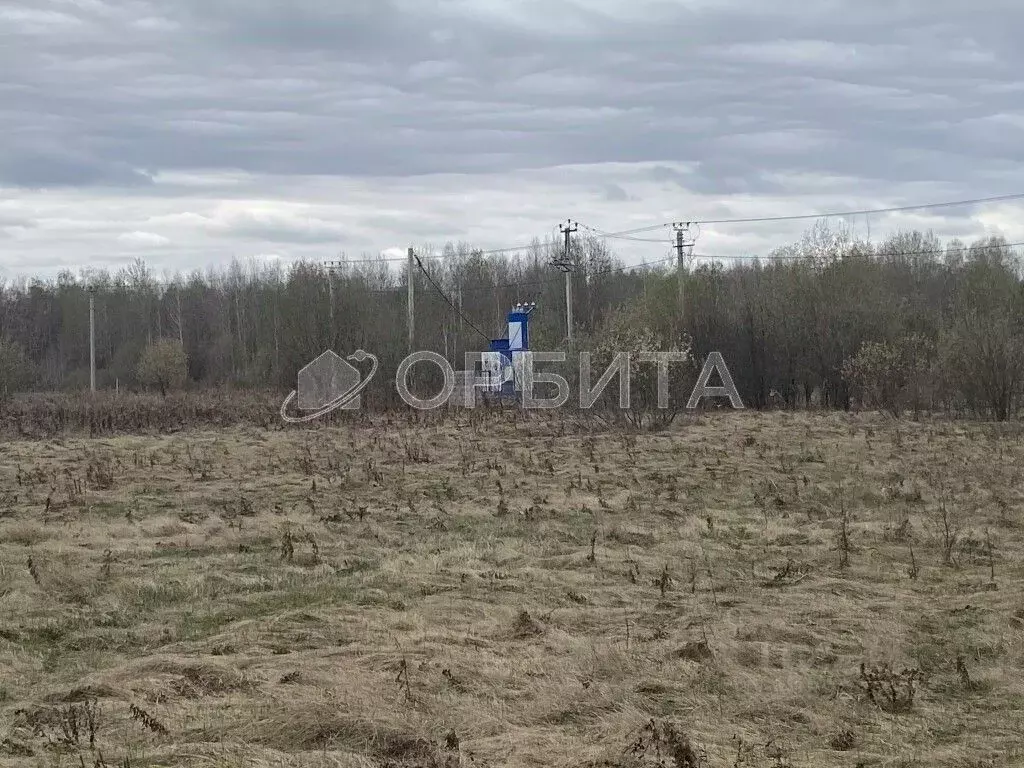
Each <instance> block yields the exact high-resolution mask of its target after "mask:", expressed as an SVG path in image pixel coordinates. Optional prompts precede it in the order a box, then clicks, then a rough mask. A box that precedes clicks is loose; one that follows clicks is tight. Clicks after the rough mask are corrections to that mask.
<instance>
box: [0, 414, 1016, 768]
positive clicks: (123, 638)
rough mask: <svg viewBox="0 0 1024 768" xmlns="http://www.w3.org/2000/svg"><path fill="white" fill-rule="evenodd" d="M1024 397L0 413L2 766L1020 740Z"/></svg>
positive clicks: (733, 760)
mask: <svg viewBox="0 0 1024 768" xmlns="http://www.w3.org/2000/svg"><path fill="white" fill-rule="evenodd" d="M1022 438H1024V428H1022V427H1021V425H1016V426H1003V427H1000V426H996V425H985V424H968V423H948V422H943V421H924V422H919V423H915V422H910V421H906V422H900V423H895V422H892V421H887V420H885V419H883V418H882V417H879V416H868V415H863V416H852V415H847V414H823V415H807V414H790V413H763V414H757V413H720V414H719V413H715V414H713V415H706V416H702V417H697V418H693V419H687V420H684V421H681V422H679V423H677V424H676V425H675V426H673V428H672V429H671V430H670V431H668V432H664V433H659V434H650V435H648V434H644V435H625V434H622V433H618V432H608V431H605V432H601V431H594V432H587V431H584V430H581V429H580V428H579V427H578V426H575V425H572V424H571V423H569V422H566V421H555V420H552V421H546V420H533V421H522V420H521V419H520V420H518V421H516V420H514V415H513V414H511V413H497V414H495V413H489V414H475V415H473V416H472V419H470V418H468V417H463V420H462V421H461V422H458V423H457V422H455V421H453V420H450V419H449V420H438V421H434V422H429V423H421V424H415V425H413V424H410V423H408V422H405V421H401V420H395V421H393V422H389V421H387V420H385V419H384V418H383V417H381V418H380V419H378V420H377V421H376V422H375V423H373V424H370V423H363V424H360V425H352V426H332V427H320V428H312V429H295V430H283V431H282V430H276V429H273V430H266V429H257V428H243V427H238V428H230V429H227V428H225V429H218V430H210V431H184V432H180V433H177V434H173V435H164V436H148V437H147V436H118V437H113V438H109V439H85V438H70V437H69V438H66V439H62V440H57V441H53V440H51V441H30V440H21V441H13V442H5V443H3V444H0V766H4V767H5V768H6V767H8V766H10V767H13V766H19V767H20V766H69V767H72V766H78V767H79V768H81V767H82V766H85V767H86V768H95V767H96V766H100V767H102V766H109V768H115V767H117V768H126V767H129V766H130V768H146V767H149V766H197V767H198V766H202V767H204V768H235V767H236V766H237V767H238V768H241V767H242V766H256V767H257V768H259V767H262V766H282V767H284V766H288V767H294V768H299V767H300V766H301V767H302V768H307V767H309V768H313V767H314V766H315V767H317V768H320V767H321V766H323V767H326V766H396V767H402V768H405V767H408V768H412V767H414V766H479V767H480V768H486V767H491V768H498V767H499V766H579V767H581V768H582V767H583V766H608V767H609V768H612V767H620V768H627V767H628V766H642V765H658V764H659V763H660V764H661V765H665V766H674V767H675V768H692V767H693V766H711V767H712V768H718V767H719V766H721V767H723V768H769V767H770V766H801V767H806V768H812V767H816V766H849V767H850V768H853V766H921V767H922V768H923V767H925V766H927V767H928V768H932V767H933V766H963V767H971V768H981V767H982V766H986V767H987V766H1010V765H1024V746H1022V745H1024V677H1022V672H1024V589H1022V586H1024V528H1022V524H1024V441H1022Z"/></svg>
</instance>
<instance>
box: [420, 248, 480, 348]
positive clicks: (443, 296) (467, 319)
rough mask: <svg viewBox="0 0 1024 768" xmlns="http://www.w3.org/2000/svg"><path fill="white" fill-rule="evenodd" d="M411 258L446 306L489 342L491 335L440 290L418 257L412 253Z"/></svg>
mask: <svg viewBox="0 0 1024 768" xmlns="http://www.w3.org/2000/svg"><path fill="white" fill-rule="evenodd" d="M413 258H415V259H416V266H418V267H419V268H420V272H422V273H423V276H424V277H426V278H427V281H428V282H429V283H430V284H431V285H432V286H434V290H435V291H437V292H438V294H439V295H440V296H441V298H442V299H444V300H445V301H446V302H448V306H450V307H451V308H452V310H453V311H454V312H456V313H458V315H459V317H461V318H462V319H463V320H465V321H466V323H467V324H468V325H469V327H470V328H472V329H473V330H474V331H476V332H477V333H478V334H479V335H480V336H482V337H483V338H484V339H486V341H487V343H488V344H489V343H490V342H491V337H490V336H488V335H487V334H486V333H484V332H483V331H481V330H480V329H479V328H477V327H476V325H474V324H473V321H472V320H470V319H469V318H468V317H466V316H465V315H464V314H463V312H462V310H461V309H460V308H459V307H456V306H455V302H453V301H452V300H451V299H450V298H448V295H447V294H446V293H445V292H444V291H443V290H441V286H439V285H438V284H437V283H435V282H434V278H432V277H431V276H430V273H429V272H427V270H426V269H424V268H423V262H422V261H420V257H419V256H415V255H414V256H413Z"/></svg>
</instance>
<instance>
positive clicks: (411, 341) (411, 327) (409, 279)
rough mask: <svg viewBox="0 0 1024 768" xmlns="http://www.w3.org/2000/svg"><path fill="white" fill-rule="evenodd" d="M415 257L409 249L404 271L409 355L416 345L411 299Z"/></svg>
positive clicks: (413, 301) (413, 304)
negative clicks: (406, 286)
mask: <svg viewBox="0 0 1024 768" xmlns="http://www.w3.org/2000/svg"><path fill="white" fill-rule="evenodd" d="M415 258H416V255H415V254H414V253H413V250H412V248H410V249H409V265H408V269H407V270H406V282H408V283H409V354H410V355H411V354H412V353H413V347H414V346H415V344H416V322H415V319H414V318H415V314H414V313H415V300H414V297H413V279H412V278H413V259H415Z"/></svg>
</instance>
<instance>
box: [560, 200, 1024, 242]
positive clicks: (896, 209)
mask: <svg viewBox="0 0 1024 768" xmlns="http://www.w3.org/2000/svg"><path fill="white" fill-rule="evenodd" d="M1021 199H1024V192H1017V193H1014V194H1009V195H995V196H993V197H975V198H971V199H968V200H951V201H947V202H941V203H921V204H918V205H897V206H892V207H889V208H866V209H863V210H859V211H831V212H823V213H803V214H797V215H790V216H756V217H749V218H734V219H690V220H689V222H688V223H690V224H761V223H767V222H773V221H806V220H808V219H827V218H836V217H841V216H871V215H874V214H882V213H902V212H906V211H924V210H929V209H933V208H955V207H957V206H961V205H980V204H982V203H998V202H1006V201H1008V200H1021ZM675 223H676V222H663V223H661V224H651V225H649V226H645V227H636V228H634V229H623V230H619V231H616V232H607V231H604V230H600V229H597V228H596V227H591V226H589V225H587V224H583V223H581V224H580V226H582V227H585V228H587V229H589V230H590V231H592V232H594V233H595V234H600V235H601V236H603V237H621V236H624V235H637V234H641V233H643V232H654V231H655V230H658V229H662V228H664V227H671V226H672V225H673V224H675Z"/></svg>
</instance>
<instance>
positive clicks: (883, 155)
mask: <svg viewBox="0 0 1024 768" xmlns="http://www.w3.org/2000/svg"><path fill="white" fill-rule="evenodd" d="M1021 28H1024V6H1020V5H1019V4H1018V3H1015V2H986V3H981V4H980V5H979V4H973V5H968V4H963V3H960V2H952V1H951V0H940V1H939V2H925V0H902V1H901V2H886V3H882V2H860V3H853V2H837V1H832V2H820V3H813V4H811V3H796V2H791V1H790V0H784V2H781V3H775V4H765V3H761V2H759V1H757V0H732V1H731V2H720V3H710V2H676V3H673V2H660V3H655V2H650V3H646V2H635V1H634V2H625V1H623V2H613V1H612V0H603V1H602V2H592V3H583V2H578V3H572V2H566V1H565V0H562V1H561V2H559V1H557V0H555V1H551V2H544V3H539V2H521V3H498V2H484V1H483V0H480V1H478V2H472V1H471V0H463V1H462V2H424V1H420V2H397V0H373V2H369V1H366V2H346V3H338V2H334V1H333V0H316V1H314V0H297V1H296V2H291V3H288V4H284V3H268V2H252V1H247V2H240V1H239V0H219V1H218V0H212V1H207V2H198V1H197V0H178V1H177V2H173V3H172V2H169V1H168V2H165V3H156V2H144V1H139V2H130V3H124V2H104V1H103V0H91V1H90V2H87V3H71V2H67V1H65V0H31V1H29V0H14V1H13V2H11V1H10V0H9V1H8V2H7V3H6V4H5V5H4V6H3V7H2V8H0V71H2V72H3V77H2V78H0V127H2V131H3V137H4V140H3V141H2V142H0V200H6V201H7V203H8V204H12V205H13V204H17V205H25V206H29V208H30V210H27V211H20V212H18V211H16V213H18V215H26V216H29V217H31V218H33V219H36V218H39V214H40V211H39V210H38V208H31V206H32V205H41V204H42V203H40V202H39V201H36V202H35V203H33V202H32V201H29V202H28V203H26V202H25V199H26V198H24V196H25V195H30V194H33V193H34V192H35V191H38V190H64V191H65V192H66V193H68V194H72V195H74V196H75V199H76V200H78V201H80V203H81V204H82V205H84V206H88V205H89V204H90V201H91V200H93V201H99V200H100V199H102V198H104V197H107V198H109V197H111V196H113V197H119V198H130V199H132V200H135V201H137V204H138V205H144V206H151V205H152V204H153V201H154V200H162V201H163V202H162V206H163V211H164V212H165V213H174V212H183V211H189V210H192V208H193V207H194V206H191V205H190V203H189V200H190V199H191V198H195V197H196V195H206V196H207V197H206V198H204V199H205V200H206V202H205V203H204V204H205V205H206V206H207V207H208V208H209V207H210V206H212V205H214V202H213V201H212V200H211V199H209V196H210V194H211V188H212V187H211V185H210V184H207V185H205V186H203V187H202V189H201V190H199V191H197V190H196V189H195V188H191V187H188V188H186V187H182V186H180V185H178V186H175V185H173V184H171V185H168V184H167V183H166V182H165V180H166V179H168V178H173V177H174V175H175V174H178V175H184V174H191V175H193V176H196V177H201V176H204V175H205V176H209V177H211V178H213V177H216V176H217V175H218V174H242V175H244V176H245V177H246V178H247V179H248V180H249V181H248V186H247V187H246V190H245V195H246V196H248V197H250V198H251V197H254V196H255V197H259V198H272V197H274V196H275V195H278V194H279V190H280V188H281V187H282V186H287V184H285V183H284V180H286V179H295V178H301V177H305V176H314V175H315V176H319V177H328V178H336V179H339V180H340V179H353V178H356V179H360V180H363V182H365V183H367V184H373V183H377V182H378V181H380V180H385V179H389V178H390V179H404V178H413V177H417V176H423V175H433V174H444V175H446V177H445V178H446V179H447V181H444V182H443V183H444V184H447V185H448V186H447V187H446V188H445V190H446V191H447V192H448V193H450V194H454V193H455V192H456V191H457V189H456V187H453V186H452V185H453V184H454V182H453V181H452V180H451V178H450V177H451V175H460V174H462V175H465V176H466V178H463V179H461V180H460V181H459V182H458V185H459V187H458V188H460V189H461V190H463V192H464V191H465V190H467V189H471V188H472V187H473V185H474V184H475V183H477V182H474V180H473V179H474V177H481V176H484V175H492V176H493V175H500V174H509V175H510V176H509V178H512V175H514V174H518V173H523V172H528V171H531V170H537V171H544V170H545V169H556V168H559V167H562V166H570V165H571V166H592V167H593V168H594V169H600V168H603V167H611V164H615V167H616V168H619V169H620V171H621V172H620V173H618V174H617V175H616V174H610V173H605V172H601V173H600V174H598V176H599V178H598V177H595V179H594V183H593V189H592V195H593V199H594V200H596V201H600V202H602V203H604V204H619V205H627V204H629V205H633V204H634V203H636V204H637V205H640V204H643V203H644V202H647V203H648V206H649V208H650V209H652V210H660V209H662V208H665V207H666V205H667V204H668V200H666V199H660V200H650V199H647V198H646V197H645V194H647V193H648V191H646V190H644V189H641V188H639V187H636V186H635V185H634V186H631V184H632V183H633V182H634V181H635V180H636V179H638V178H639V179H646V180H647V181H649V182H654V183H658V184H659V185H660V186H659V188H660V189H677V190H685V191H686V192H687V193H688V194H690V195H692V196H695V197H696V199H701V198H711V199H717V198H722V197H727V196H730V195H743V196H753V197H755V198H756V197H757V196H774V197H786V196H791V197H793V196H800V195H802V194H805V193H807V192H808V191H809V190H810V189H811V188H812V187H813V185H811V186H809V187H807V188H801V187H798V186H794V184H795V182H794V181H793V180H794V179H797V178H811V177H815V176H817V177H822V178H838V179H843V180H844V184H845V187H844V189H845V190H846V195H847V197H848V198H849V199H850V200H851V201H853V200H855V199H860V198H861V197H864V196H868V197H871V199H877V195H878V194H879V193H880V192H882V191H884V190H893V189H895V188H897V187H898V186H900V185H915V186H913V189H914V190H917V191H920V193H921V194H923V195H924V196H925V198H926V200H930V199H943V198H948V197H950V196H951V197H953V198H957V197H972V196H984V195H988V194H999V193H1003V192H1009V191H1018V190H1016V189H1013V188H1012V186H1011V185H1012V184H1013V183H1014V179H1015V176H1016V175H1017V164H1018V163H1019V160H1020V157H1021V151H1020V147H1021V146H1022V141H1021V140H1022V139H1024V88H1022V86H1021V85H1020V82H1019V79H1018V75H1017V73H1019V72H1020V71H1021V65H1022V64H1024V61H1022V59H1024V54H1022V53H1021V52H1020V47H1019V45H1017V44H1016V41H1015V40H1014V39H1013V30H1015V29H1021ZM630 166H634V168H633V171H635V173H634V172H631V171H630ZM651 167H654V168H655V170H654V171H652V170H651ZM657 168H662V169H664V170H663V171H661V175H660V177H659V174H658V171H657ZM557 181H558V174H557V173H555V172H554V171H553V170H552V173H551V174H550V178H547V179H540V180H539V181H537V184H539V185H540V186H538V187H537V188H535V189H532V190H531V194H537V193H538V190H540V189H542V188H543V185H544V184H549V183H557ZM381 183H383V182H381ZM441 183H442V182H439V184H441ZM929 183H931V184H933V185H935V186H934V190H935V191H934V192H933V193H932V194H927V190H928V189H929V187H928V186H922V185H927V184H929ZM212 186H213V187H216V185H212ZM292 186H293V187H294V184H293V185H292ZM239 194H241V192H240V191H239V190H238V189H234V190H232V189H230V188H225V189H221V190H220V192H218V193H217V195H219V197H218V198H217V199H225V198H226V199H230V198H232V197H237V195H239ZM551 194H552V195H553V196H554V197H557V198H558V202H559V203H561V202H562V199H563V197H565V196H566V195H567V194H568V192H567V191H566V190H562V191H561V192H556V191H555V190H554V189H553V188H552V189H551ZM217 195H214V197H217ZM439 197H443V195H439ZM12 201H13V202H12ZM146 201H148V202H146ZM424 205H426V206H429V205H430V203H429V201H428V202H423V201H420V204H419V205H417V202H416V201H415V200H413V199H405V200H402V201H398V200H396V201H395V202H394V204H393V205H392V206H391V207H392V208H401V207H403V206H408V207H410V208H415V209H417V210H419V211H420V212H421V213H422V209H423V206H424ZM2 210H3V208H0V211H2ZM147 210H148V209H147ZM744 212H745V213H749V208H748V209H745V211H744ZM466 213H467V215H472V212H471V211H467V212H466ZM42 214H43V215H42V219H41V221H42V224H43V226H41V227H39V228H35V233H36V234H35V235H33V236H39V237H45V233H46V232H47V231H48V230H47V227H46V226H45V220H46V215H45V214H46V212H45V211H42ZM80 215H84V214H80ZM204 215H205V214H204ZM441 215H442V214H441V213H440V212H439V213H438V216H439V217H440V216H441ZM396 218H398V219H401V217H400V216H396ZM232 221H234V222H237V226H238V230H239V235H240V236H243V235H244V236H245V237H248V238H251V237H252V236H254V235H259V234H260V233H261V232H263V233H265V234H266V235H267V239H268V240H269V241H272V242H275V243H280V242H288V241H289V238H290V237H291V236H290V235H289V234H288V232H289V228H288V227H287V226H278V224H280V222H278V221H277V220H276V219H275V218H274V217H273V216H269V215H266V216H263V217H262V218H261V217H256V216H252V215H250V216H248V217H246V215H245V214H244V213H239V212H237V211H235V212H233V213H232V214H231V217H229V218H228V220H227V221H226V223H224V224H223V226H220V227H219V228H218V227H214V228H213V230H215V231H218V232H220V233H221V236H228V233H229V230H230V224H231V222H232ZM424 224H425V226H426V227H427V228H428V229H429V230H430V232H431V234H432V235H434V234H436V233H437V232H439V231H444V229H445V228H446V227H448V228H450V230H451V231H456V232H461V231H463V230H464V229H465V228H466V223H465V222H464V221H459V220H455V219H443V220H442V219H440V218H438V219H435V220H432V221H430V222H424ZM538 225H539V227H540V230H541V231H542V232H543V231H546V230H547V229H548V228H549V227H550V223H549V222H544V223H543V224H542V225H541V224H540V223H538ZM395 226H398V227H400V226H401V225H400V223H399V224H397V225H391V227H390V228H389V230H388V233H387V236H389V237H399V236H402V235H405V236H407V237H410V238H411V237H415V236H417V234H418V233H416V232H408V233H403V232H401V231H400V230H396V229H394V227H395ZM139 229H140V227H139V226H137V224H136V223H132V222H126V223H125V231H128V232H132V231H136V230H139ZM210 229H211V228H209V227H207V228H206V231H207V232H209V231H210ZM292 229H293V231H294V238H293V240H294V242H295V244H296V245H297V246H301V245H303V244H307V245H308V244H311V243H320V242H329V241H332V240H333V239H336V241H337V243H338V244H339V245H341V246H344V245H345V233H346V231H348V230H350V229H353V227H348V226H347V225H346V223H345V222H325V223H316V222H314V223H307V224H305V225H302V226H296V227H293V228H292ZM355 229H358V227H356V228H355ZM516 231H518V230H516ZM112 236H113V237H116V233H114V234H113V235H112ZM161 236H163V235H161ZM8 240H9V239H8ZM365 240H366V238H365V237H362V238H361V239H360V242H361V243H363V242H365ZM26 242H28V244H29V245H32V242H31V241H26ZM122 242H124V241H122ZM390 244H393V243H384V242H382V243H381V244H380V245H381V247H385V246H387V245H390ZM0 247H3V248H4V250H3V251H0V253H3V254H4V258H5V259H7V261H8V262H11V261H12V260H13V259H16V258H18V257H17V256H15V255H9V254H11V251H10V250H9V249H8V248H6V247H5V246H0ZM26 247H27V246H26ZM204 247H205V246H204ZM162 250H164V251H166V249H162ZM201 250H202V249H201ZM194 251H195V249H194V248H193V249H192V251H191V252H193V253H194ZM211 253H212V252H211ZM211 257H212V256H211Z"/></svg>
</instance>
